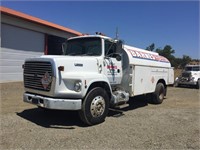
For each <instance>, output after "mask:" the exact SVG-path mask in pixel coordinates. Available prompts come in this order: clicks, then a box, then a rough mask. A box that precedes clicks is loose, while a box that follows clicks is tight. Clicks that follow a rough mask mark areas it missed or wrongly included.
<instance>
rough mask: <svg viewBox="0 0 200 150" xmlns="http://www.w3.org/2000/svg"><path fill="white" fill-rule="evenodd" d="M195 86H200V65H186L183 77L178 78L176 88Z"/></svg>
mask: <svg viewBox="0 0 200 150" xmlns="http://www.w3.org/2000/svg"><path fill="white" fill-rule="evenodd" d="M182 85H188V86H195V87H196V88H197V89H199V85H200V65H186V66H185V68H184V70H183V71H182V73H181V75H180V76H179V77H177V78H176V82H175V86H182Z"/></svg>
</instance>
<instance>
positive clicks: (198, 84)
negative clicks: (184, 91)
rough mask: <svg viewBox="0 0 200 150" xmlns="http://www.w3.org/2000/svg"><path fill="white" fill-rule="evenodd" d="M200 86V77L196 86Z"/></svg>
mask: <svg viewBox="0 0 200 150" xmlns="http://www.w3.org/2000/svg"><path fill="white" fill-rule="evenodd" d="M199 86H200V79H198V81H197V84H196V88H197V89H199Z"/></svg>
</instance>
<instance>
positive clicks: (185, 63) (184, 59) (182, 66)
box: [181, 55, 192, 68]
mask: <svg viewBox="0 0 200 150" xmlns="http://www.w3.org/2000/svg"><path fill="white" fill-rule="evenodd" d="M191 60H192V59H191V58H190V56H187V55H183V58H182V62H181V68H184V67H185V65H187V64H189V63H190V62H191Z"/></svg>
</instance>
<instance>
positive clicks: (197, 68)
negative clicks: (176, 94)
mask: <svg viewBox="0 0 200 150" xmlns="http://www.w3.org/2000/svg"><path fill="white" fill-rule="evenodd" d="M185 71H200V66H190V67H186V68H185Z"/></svg>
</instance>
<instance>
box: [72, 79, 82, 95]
mask: <svg viewBox="0 0 200 150" xmlns="http://www.w3.org/2000/svg"><path fill="white" fill-rule="evenodd" d="M81 86H82V83H81V81H76V82H75V83H74V90H75V91H76V92H80V91H81Z"/></svg>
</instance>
